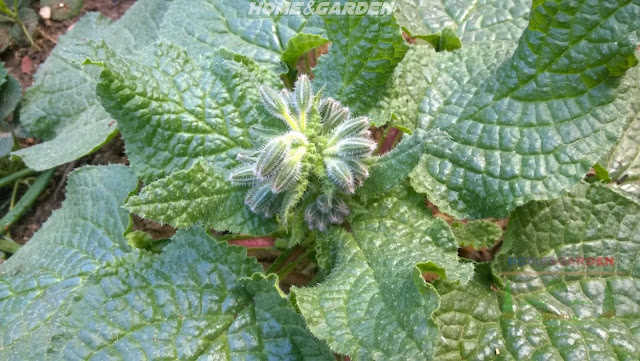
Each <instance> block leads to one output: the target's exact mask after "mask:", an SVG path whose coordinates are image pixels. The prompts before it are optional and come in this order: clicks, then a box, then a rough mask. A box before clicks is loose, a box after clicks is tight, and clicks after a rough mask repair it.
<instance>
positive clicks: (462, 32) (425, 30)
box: [395, 0, 531, 46]
mask: <svg viewBox="0 0 640 361" xmlns="http://www.w3.org/2000/svg"><path fill="white" fill-rule="evenodd" d="M529 9H531V0H484V1H472V0H397V1H396V11H395V15H396V18H397V19H398V23H400V25H401V26H402V27H404V28H406V29H407V30H409V31H410V32H411V34H412V35H430V34H435V33H439V32H440V31H442V30H443V29H444V28H447V27H448V28H452V29H454V30H455V31H456V33H457V34H458V37H460V38H461V40H462V42H463V46H464V44H466V43H470V42H473V41H495V40H516V39H518V37H520V34H521V33H522V30H524V29H525V28H526V26H527V20H528V16H529Z"/></svg>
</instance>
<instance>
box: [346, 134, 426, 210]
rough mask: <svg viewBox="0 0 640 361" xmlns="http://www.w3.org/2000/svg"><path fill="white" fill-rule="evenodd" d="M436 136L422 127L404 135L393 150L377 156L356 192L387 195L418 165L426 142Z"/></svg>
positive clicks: (380, 195)
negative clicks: (366, 177)
mask: <svg viewBox="0 0 640 361" xmlns="http://www.w3.org/2000/svg"><path fill="white" fill-rule="evenodd" d="M434 136H437V135H436V134H435V133H434V132H426V131H424V130H421V129H418V130H417V131H416V132H415V133H413V134H411V135H404V137H403V139H402V140H401V141H400V143H398V145H397V146H396V147H395V148H394V149H393V150H391V151H390V152H388V153H386V154H384V155H382V156H379V157H377V158H375V159H376V160H375V162H374V163H373V164H372V165H371V167H369V174H370V175H369V178H368V179H367V180H366V181H365V183H364V185H363V186H362V187H361V188H359V189H358V191H357V192H356V194H357V195H359V196H360V197H363V198H364V199H368V198H378V197H383V196H385V195H386V194H387V193H388V192H389V191H390V190H391V189H393V188H394V187H395V186H396V185H398V184H399V183H400V182H402V181H403V180H404V179H405V178H406V177H407V176H408V175H409V173H410V172H411V171H412V170H413V168H415V167H416V165H417V164H418V161H419V160H420V157H421V156H422V154H424V152H425V149H426V146H425V143H426V142H428V141H429V140H430V139H432V138H433V137H434Z"/></svg>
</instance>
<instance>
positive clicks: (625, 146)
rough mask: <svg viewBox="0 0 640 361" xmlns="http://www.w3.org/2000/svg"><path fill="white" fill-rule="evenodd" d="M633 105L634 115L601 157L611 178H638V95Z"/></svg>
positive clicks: (639, 162)
mask: <svg viewBox="0 0 640 361" xmlns="http://www.w3.org/2000/svg"><path fill="white" fill-rule="evenodd" d="M634 70H635V69H634ZM638 79H639V80H640V77H638ZM633 105H634V108H635V111H636V115H635V117H633V119H632V120H631V123H629V124H628V125H627V126H626V129H625V130H624V132H623V133H622V137H620V140H619V141H618V143H617V144H616V145H615V147H613V149H612V150H611V152H610V153H609V154H607V155H606V156H605V157H604V158H603V159H602V166H603V167H604V168H605V169H606V170H607V171H608V172H609V177H611V179H613V180H618V179H621V178H622V177H625V178H624V179H625V180H636V179H638V178H640V97H639V98H638V99H637V100H636V101H635V102H634V103H633Z"/></svg>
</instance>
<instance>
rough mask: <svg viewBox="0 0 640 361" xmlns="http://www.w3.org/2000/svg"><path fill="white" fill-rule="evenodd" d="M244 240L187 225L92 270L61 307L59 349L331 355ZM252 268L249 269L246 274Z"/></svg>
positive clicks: (227, 356) (178, 356) (228, 356)
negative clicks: (157, 244)
mask: <svg viewBox="0 0 640 361" xmlns="http://www.w3.org/2000/svg"><path fill="white" fill-rule="evenodd" d="M261 271H262V267H261V266H260V264H258V262H257V261H256V260H255V259H254V258H247V253H246V250H245V249H244V248H241V247H236V246H230V245H228V244H226V242H218V241H216V240H214V239H212V238H211V237H209V236H208V235H207V234H206V232H205V231H204V230H202V229H200V228H192V229H188V230H181V231H179V232H178V234H176V235H175V236H174V237H173V241H172V242H171V244H169V245H168V246H166V248H165V250H164V252H163V253H162V254H159V255H151V254H149V253H147V252H139V251H135V252H133V253H131V254H130V255H128V256H126V257H123V258H121V259H119V260H116V261H114V262H112V263H111V264H109V265H108V266H107V267H105V268H104V269H102V270H101V271H100V272H98V273H97V274H96V275H95V276H93V277H91V278H90V279H89V280H88V282H87V283H86V284H85V285H83V287H82V288H81V289H80V290H79V291H78V294H77V302H74V303H73V304H71V305H69V306H68V307H66V308H65V310H64V311H63V312H61V313H60V316H61V317H60V318H59V319H58V320H57V321H58V322H57V325H58V326H59V327H58V328H56V329H55V330H54V334H53V336H52V340H53V341H54V344H53V346H54V347H53V349H54V350H60V353H59V354H58V355H55V356H56V357H55V359H65V360H89V359H92V360H95V359H109V360H132V359H136V360H143V359H144V360H195V359H199V360H204V359H208V360H211V359H216V360H241V359H242V360H251V359H256V358H257V359H262V358H264V359H291V360H307V359H309V360H333V356H332V354H331V352H330V351H329V349H328V348H327V346H326V345H324V344H322V343H320V342H318V341H317V340H316V339H315V338H314V337H313V336H312V335H311V334H310V333H309V331H308V330H306V328H305V326H304V321H303V319H302V317H301V316H300V315H298V314H297V313H296V312H295V310H294V308H293V307H292V306H291V304H290V303H289V301H288V300H287V299H286V298H283V297H282V295H281V294H280V293H279V292H278V290H277V286H276V283H277V278H276V277H275V276H270V277H268V278H264V276H262V275H260V274H256V275H255V276H253V277H251V275H253V274H254V273H256V272H261ZM246 277H251V278H246Z"/></svg>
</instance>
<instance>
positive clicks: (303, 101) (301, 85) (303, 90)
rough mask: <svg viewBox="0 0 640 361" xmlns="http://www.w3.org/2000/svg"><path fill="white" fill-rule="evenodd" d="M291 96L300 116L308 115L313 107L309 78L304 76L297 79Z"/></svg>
mask: <svg viewBox="0 0 640 361" xmlns="http://www.w3.org/2000/svg"><path fill="white" fill-rule="evenodd" d="M293 94H294V97H295V104H296V108H297V110H298V112H299V114H300V115H301V116H302V114H306V113H308V112H309V110H310V109H311V106H312V105H313V91H312V90H311V83H310V82H309V78H308V77H307V76H306V75H302V76H300V78H298V81H297V82H296V86H295V88H294V90H293Z"/></svg>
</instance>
